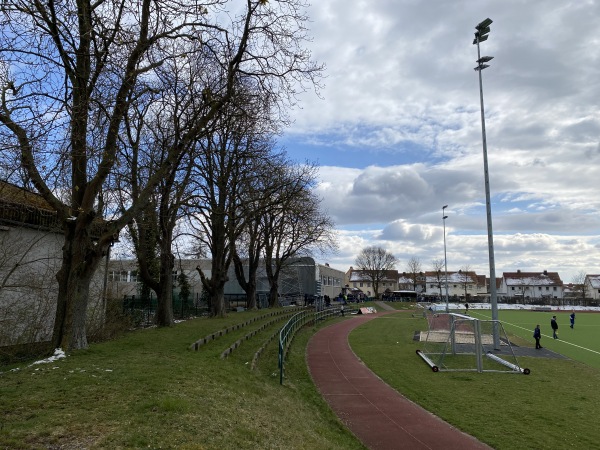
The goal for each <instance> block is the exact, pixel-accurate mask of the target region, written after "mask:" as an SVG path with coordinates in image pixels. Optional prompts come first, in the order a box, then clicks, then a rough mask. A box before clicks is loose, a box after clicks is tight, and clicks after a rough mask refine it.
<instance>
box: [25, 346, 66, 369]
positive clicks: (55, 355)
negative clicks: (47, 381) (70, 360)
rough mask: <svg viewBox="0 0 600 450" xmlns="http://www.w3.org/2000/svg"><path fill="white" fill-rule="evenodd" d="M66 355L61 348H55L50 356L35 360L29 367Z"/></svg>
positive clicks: (56, 359)
mask: <svg viewBox="0 0 600 450" xmlns="http://www.w3.org/2000/svg"><path fill="white" fill-rule="evenodd" d="M66 357H67V355H66V354H65V352H64V351H63V350H62V349H61V348H57V349H56V350H54V355H52V356H50V357H49V358H46V359H40V360H39V361H35V362H34V363H32V364H31V365H30V366H29V367H31V366H34V365H36V364H47V363H51V362H54V361H58V360H59V359H63V358H66Z"/></svg>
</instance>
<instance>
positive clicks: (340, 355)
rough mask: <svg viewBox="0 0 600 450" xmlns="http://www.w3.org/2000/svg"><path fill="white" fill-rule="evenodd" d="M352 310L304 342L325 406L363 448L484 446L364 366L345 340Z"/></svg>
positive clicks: (355, 321) (467, 449) (355, 322)
mask: <svg viewBox="0 0 600 450" xmlns="http://www.w3.org/2000/svg"><path fill="white" fill-rule="evenodd" d="M382 314H386V313H378V314H373V315H358V316H354V317H352V318H351V319H349V320H345V321H343V322H339V323H336V324H334V325H331V326H328V327H326V328H323V329H322V330H320V331H318V332H317V333H316V334H315V335H314V336H313V337H312V338H311V339H310V341H309V343H308V347H307V361H308V368H309V371H310V373H311V376H312V379H313V381H314V383H315V385H316V386H317V389H318V390H319V391H320V393H321V395H323V397H324V398H325V400H326V401H327V403H329V406H330V407H331V409H332V410H333V411H334V412H335V413H336V414H337V416H338V417H339V418H340V419H341V420H342V422H343V423H344V424H345V425H346V426H347V427H348V428H349V429H350V431H351V432H352V433H353V434H354V435H355V436H356V437H357V438H358V439H359V440H360V441H361V442H362V443H363V444H364V445H365V446H366V447H367V448H369V449H372V450H378V449H386V450H388V449H389V450H391V449H393V450H397V449H398V450H400V449H408V450H420V449H444V450H453V449H456V450H471V449H473V450H474V449H490V447H488V446H487V445H485V444H483V443H481V442H479V441H478V440H476V439H475V438H473V437H472V436H469V435H468V434H465V433H463V432H462V431H460V430H458V429H456V428H454V427H452V426H451V425H449V424H447V423H446V422H444V421H443V420H441V419H440V418H438V417H436V416H434V415H433V414H431V413H429V412H428V411H426V410H424V409H423V408H421V407H420V406H418V405H416V404H415V403H413V402H411V401H410V400H408V399H407V398H405V397H404V396H402V395H401V394H399V393H398V392H396V391H395V390H393V389H392V388H391V387H390V386H388V385H387V384H386V383H384V382H383V381H382V380H381V379H380V378H379V377H377V375H375V374H374V373H373V372H372V371H371V370H370V369H368V368H367V366H365V365H364V364H363V363H362V361H360V360H359V359H358V357H357V356H356V355H355V354H354V352H353V351H352V349H351V348H350V345H349V344H348V334H349V333H350V331H352V330H353V329H354V328H356V327H357V326H359V325H361V324H363V323H365V322H367V321H369V320H372V319H374V318H376V317H378V316H381V315H382Z"/></svg>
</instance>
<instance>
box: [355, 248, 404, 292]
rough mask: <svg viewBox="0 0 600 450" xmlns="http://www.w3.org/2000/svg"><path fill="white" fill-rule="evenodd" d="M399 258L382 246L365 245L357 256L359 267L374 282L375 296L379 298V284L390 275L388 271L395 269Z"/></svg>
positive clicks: (356, 262)
mask: <svg viewBox="0 0 600 450" xmlns="http://www.w3.org/2000/svg"><path fill="white" fill-rule="evenodd" d="M397 262H398V260H397V259H396V257H395V256H394V255H393V254H391V253H390V252H388V251H387V250H385V249H384V248H381V247H376V246H372V247H365V248H363V249H362V250H361V252H360V253H359V254H358V256H357V257H356V261H355V264H356V266H357V267H358V269H359V270H360V271H361V272H362V273H363V275H364V276H366V277H367V278H368V279H369V280H371V283H373V291H374V293H375V298H379V284H380V283H381V282H382V281H383V280H385V279H386V278H387V277H388V271H389V270H392V269H394V267H395V266H396V264H397Z"/></svg>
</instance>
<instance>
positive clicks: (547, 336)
mask: <svg viewBox="0 0 600 450" xmlns="http://www.w3.org/2000/svg"><path fill="white" fill-rule="evenodd" d="M569 314H570V312H566V311H560V312H540V311H526V310H500V311H498V319H499V320H500V321H501V322H502V325H503V326H504V329H505V330H506V332H507V333H509V334H514V335H516V336H519V337H520V338H522V339H524V340H526V341H528V342H529V345H531V346H532V347H533V346H534V342H535V341H534V340H533V329H534V328H535V326H536V325H537V324H539V325H540V328H541V330H542V339H541V344H542V346H543V347H545V348H547V349H550V350H552V351H555V352H557V353H560V354H562V355H565V356H567V357H569V358H572V359H575V360H577V361H581V362H583V363H585V364H588V365H590V366H592V367H595V368H597V369H600V313H597V312H580V311H577V312H576V318H575V327H574V328H573V329H571V328H569ZM469 315H470V316H472V317H476V318H481V319H484V318H487V319H489V318H491V312H490V311H488V310H471V311H470V312H469ZM553 315H556V318H557V322H558V325H559V328H558V336H559V339H556V340H555V339H552V329H551V328H550V319H551V318H552V316H553Z"/></svg>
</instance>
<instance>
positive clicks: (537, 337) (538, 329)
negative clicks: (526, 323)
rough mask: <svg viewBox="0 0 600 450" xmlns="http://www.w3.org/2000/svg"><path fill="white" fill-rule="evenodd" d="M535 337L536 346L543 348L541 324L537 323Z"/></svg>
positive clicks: (534, 331)
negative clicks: (541, 343)
mask: <svg viewBox="0 0 600 450" xmlns="http://www.w3.org/2000/svg"><path fill="white" fill-rule="evenodd" d="M533 337H534V338H535V348H536V349H539V348H542V346H541V345H540V339H541V338H542V332H541V330H540V326H539V325H536V327H535V330H533Z"/></svg>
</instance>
